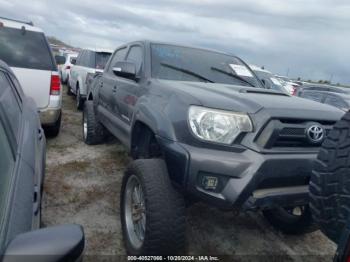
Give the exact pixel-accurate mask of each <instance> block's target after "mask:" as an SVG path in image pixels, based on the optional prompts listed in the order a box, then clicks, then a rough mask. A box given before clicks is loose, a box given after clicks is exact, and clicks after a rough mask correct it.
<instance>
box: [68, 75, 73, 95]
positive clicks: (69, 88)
mask: <svg viewBox="0 0 350 262" xmlns="http://www.w3.org/2000/svg"><path fill="white" fill-rule="evenodd" d="M67 95H69V96H71V95H73V93H72V90H71V87H70V84H69V75H68V76H67Z"/></svg>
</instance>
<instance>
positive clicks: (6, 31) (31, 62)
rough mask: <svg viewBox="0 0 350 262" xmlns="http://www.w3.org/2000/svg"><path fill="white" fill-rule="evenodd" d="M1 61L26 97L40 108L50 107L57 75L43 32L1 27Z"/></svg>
mask: <svg viewBox="0 0 350 262" xmlns="http://www.w3.org/2000/svg"><path fill="white" fill-rule="evenodd" d="M0 59H2V60H4V61H5V62H6V63H7V64H8V65H9V66H10V67H11V68H12V69H13V71H14V72H15V74H16V76H17V78H18V80H19V82H20V83H21V85H22V87H23V90H24V92H25V94H26V95H28V96H30V97H32V98H33V99H34V101H35V102H36V104H37V106H38V107H39V108H44V107H46V106H47V105H48V104H49V96H50V81H51V72H52V71H57V67H56V64H55V62H54V60H53V57H52V54H51V49H50V47H49V45H48V43H47V40H46V38H45V36H44V34H43V33H42V32H33V31H28V30H21V29H16V28H10V27H6V23H5V26H4V27H0Z"/></svg>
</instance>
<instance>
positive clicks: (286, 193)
mask: <svg viewBox="0 0 350 262" xmlns="http://www.w3.org/2000/svg"><path fill="white" fill-rule="evenodd" d="M92 87H93V88H92V89H91V90H90V92H89V94H88V97H87V101H86V102H85V105H84V111H83V121H82V134H83V138H84V142H85V143H86V144H89V145H92V144H98V143H101V142H103V141H104V139H105V137H106V135H107V134H112V135H113V136H115V137H116V138H118V140H119V141H121V142H122V143H123V144H124V145H125V146H126V148H127V150H128V151H129V152H130V155H131V156H132V157H133V158H134V159H135V161H133V162H131V163H130V165H129V166H128V168H127V169H126V172H125V174H124V177H123V181H122V187H121V194H120V215H121V222H122V231H123V237H124V241H125V246H126V250H127V253H128V254H131V255H145V254H147V255H148V254H151V255H163V254H176V253H180V254H183V253H181V252H184V251H183V248H184V246H185V232H186V230H185V229H186V218H185V198H186V199H187V200H190V201H189V202H191V200H202V201H204V202H206V203H209V204H212V205H214V206H215V207H218V208H222V209H224V210H228V211H230V210H233V209H236V210H256V211H258V210H261V211H262V213H263V214H264V216H265V217H266V219H267V220H268V221H269V222H270V223H271V224H272V225H273V226H274V227H275V228H277V229H278V230H281V231H282V232H284V233H287V234H304V233H307V232H311V231H313V230H315V227H314V224H313V220H312V217H311V212H310V209H309V191H308V183H309V179H310V176H311V171H312V163H313V161H314V160H315V158H316V155H317V152H318V150H319V148H320V146H321V144H322V142H323V139H324V137H325V136H326V134H327V132H329V130H330V129H331V128H332V125H333V124H334V123H335V122H336V121H337V120H339V119H340V118H341V116H342V112H341V111H340V110H338V109H336V108H333V107H330V106H327V105H322V104H319V103H316V102H313V101H307V100H305V99H301V98H298V97H292V96H290V95H288V94H286V93H283V92H281V91H276V90H271V89H267V88H266V87H264V86H263V85H262V83H261V81H260V80H259V79H258V78H257V77H256V76H255V74H254V72H253V71H252V70H251V69H250V68H249V67H248V66H247V65H246V64H245V63H244V62H243V61H242V60H241V59H240V58H238V57H236V56H233V55H230V54H226V53H222V52H216V51H210V50H205V49H199V48H193V47H186V46H178V45H173V44H165V43H159V42H149V41H139V42H132V43H129V44H126V45H123V46H120V47H118V48H117V49H116V51H115V52H114V54H113V55H112V57H111V59H110V60H109V62H108V63H107V65H106V68H105V70H104V71H103V74H102V75H98V76H96V77H95V80H94V81H93V85H92ZM316 131H317V132H316Z"/></svg>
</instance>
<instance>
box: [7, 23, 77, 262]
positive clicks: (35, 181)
mask: <svg viewBox="0 0 350 262" xmlns="http://www.w3.org/2000/svg"><path fill="white" fill-rule="evenodd" d="M0 30H1V29H0ZM0 34H1V33H0ZM45 148H46V140H45V135H44V131H43V129H42V127H41V124H40V119H39V115H38V111H37V107H36V104H35V102H34V100H33V99H32V98H31V97H28V96H26V95H25V94H24V92H23V90H22V88H21V85H20V83H19V81H18V80H17V78H16V76H15V74H14V73H13V71H12V70H11V69H10V68H9V67H8V66H7V65H6V64H5V63H4V62H3V61H1V60H0V156H1V157H0V174H1V176H0V221H1V223H0V260H1V261H3V262H6V261H31V260H30V259H32V258H33V257H30V258H29V257H27V256H33V255H35V256H38V257H40V261H44V262H45V261H62V259H63V258H65V257H71V258H73V260H72V261H75V260H74V256H76V255H80V254H81V253H82V251H83V249H84V233H83V231H82V228H81V227H80V226H76V225H71V226H59V227H53V228H47V229H42V230H38V229H39V227H40V219H41V198H42V193H43V182H44V177H45ZM33 230H34V231H33ZM31 231H32V232H31ZM28 232H29V233H28ZM67 241H68V242H67ZM67 243H69V244H67ZM73 250H74V252H73ZM55 254H57V257H53V255H55ZM45 256H47V258H46V259H45Z"/></svg>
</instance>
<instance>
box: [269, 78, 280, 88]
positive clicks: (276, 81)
mask: <svg viewBox="0 0 350 262" xmlns="http://www.w3.org/2000/svg"><path fill="white" fill-rule="evenodd" d="M270 79H271V81H272V82H273V83H274V84H275V85H278V86H282V84H281V82H280V81H278V79H277V78H274V77H271V78H270Z"/></svg>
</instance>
